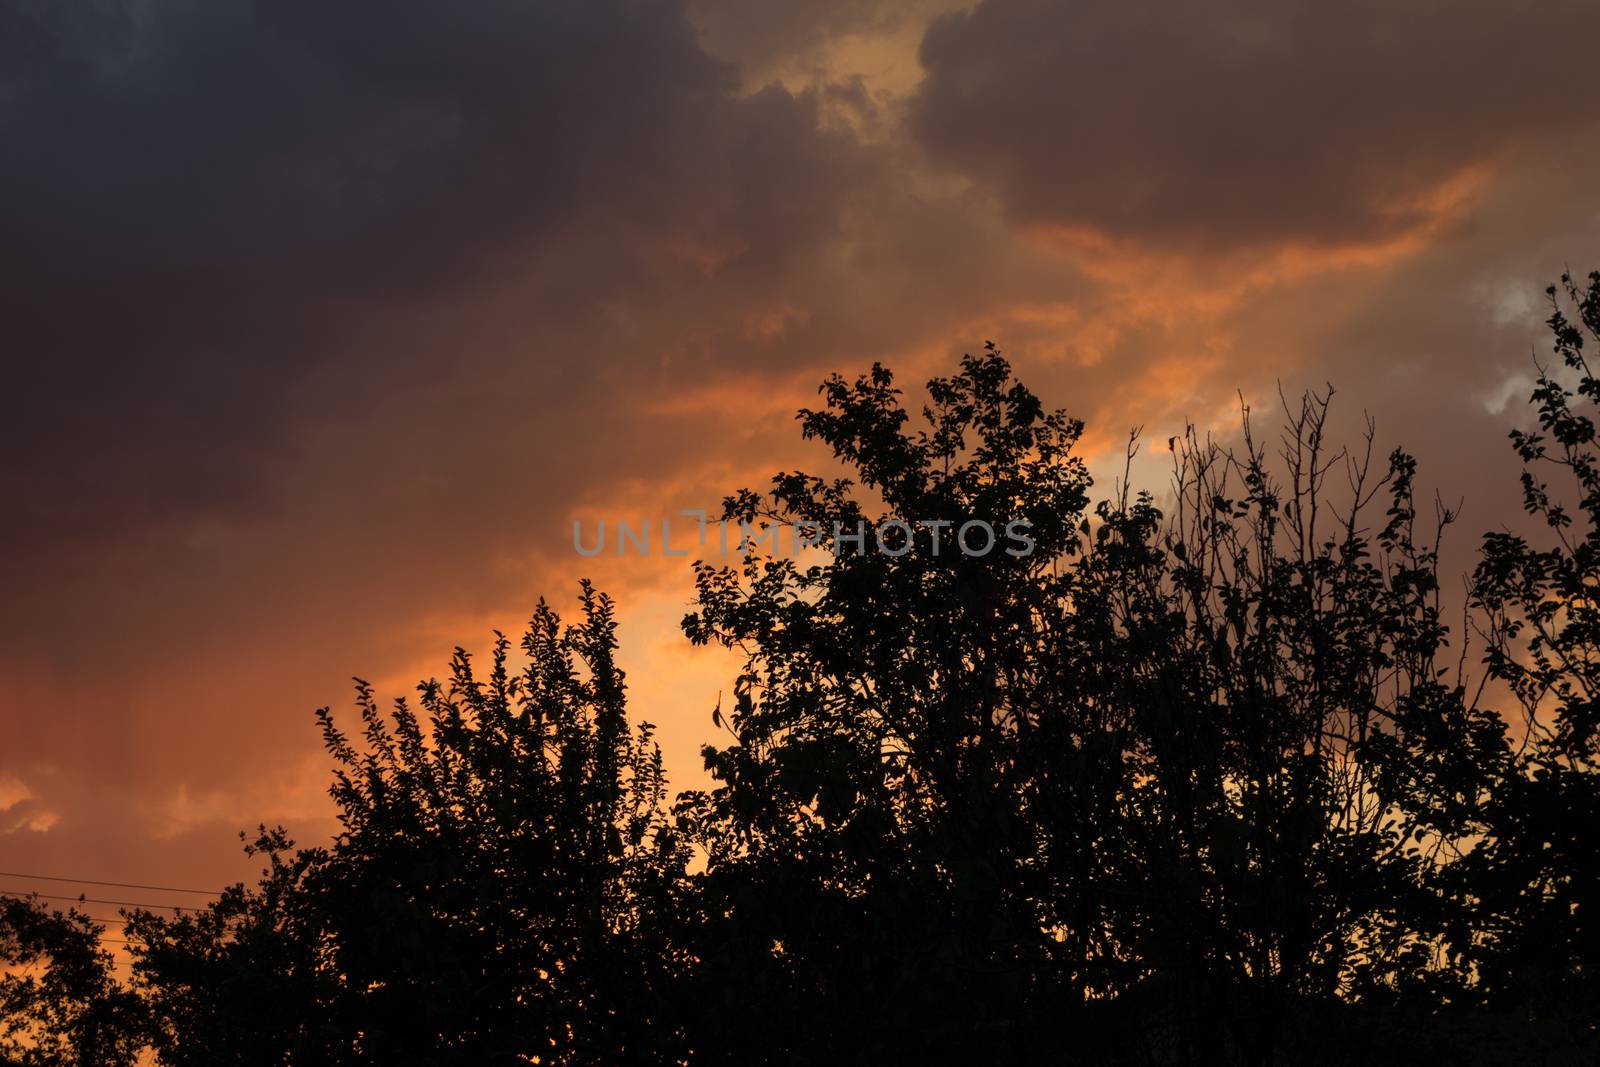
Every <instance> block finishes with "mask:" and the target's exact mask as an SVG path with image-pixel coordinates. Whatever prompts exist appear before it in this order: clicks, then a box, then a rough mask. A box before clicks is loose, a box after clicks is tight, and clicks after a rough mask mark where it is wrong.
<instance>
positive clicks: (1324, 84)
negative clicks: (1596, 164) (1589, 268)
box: [912, 0, 1600, 249]
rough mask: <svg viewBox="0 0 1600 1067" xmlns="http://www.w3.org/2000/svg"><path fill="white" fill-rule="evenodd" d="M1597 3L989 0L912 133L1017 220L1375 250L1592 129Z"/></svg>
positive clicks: (941, 64) (1223, 243)
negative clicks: (1509, 165) (1527, 155)
mask: <svg viewBox="0 0 1600 1067" xmlns="http://www.w3.org/2000/svg"><path fill="white" fill-rule="evenodd" d="M1596 36H1600V8H1596V7H1595V6H1594V5H1593V4H1590V3H1586V2H1584V0H1557V2H1555V3H1552V4H1545V5H1541V6H1540V7H1538V8H1528V7H1524V6H1521V5H1516V4H1502V3H1490V2H1484V0H1477V2H1472V3H1465V4H1445V3H1439V2H1436V0H1366V2H1362V3H1357V4H1354V5H1351V4H1310V3H1281V2H1279V0H1225V2H1224V3H1222V4H1220V5H1218V4H1192V3H1184V2H1180V0H1135V2H1131V3H1127V2H1109V0H1090V2H1088V3H1074V4H1054V3H1046V2H1043V0H983V2H981V3H979V4H978V5H977V6H976V7H975V8H973V9H972V10H971V11H968V12H959V13H955V14H951V15H949V16H947V17H945V18H943V19H940V20H939V21H937V22H936V23H935V24H934V25H933V26H932V27H931V28H930V30H929V32H928V34H927V36H926V38H925V39H924V41H923V44H922V51H921V58H922V63H923V65H924V66H925V67H926V69H927V78H926V79H925V81H924V82H923V84H922V86H921V89H920V91H919V93H918V96H917V99H916V101H915V104H914V112H913V118H912V123H913V127H914V129H915V131H916V135H917V137H918V138H919V140H920V141H921V143H922V144H923V145H924V146H925V147H926V149H927V151H928V152H929V154H930V156H931V157H932V158H933V159H935V160H937V161H938V162H940V163H941V164H943V165H945V166H948V167H951V168H955V169H957V170H959V171H961V172H963V173H966V174H968V175H971V176H972V177H974V178H976V179H977V180H979V181H981V182H983V183H986V184H987V185H989V186H992V187H993V188H994V189H995V190H997V191H998V193H999V195H1000V196H1002V197H1003V198H1004V202H1005V204H1006V207H1007V209H1008V212H1009V213H1010V215H1011V216H1012V217H1013V218H1015V219H1017V220H1019V221H1022V222H1027V223H1032V224H1043V225H1049V226H1059V227H1065V228H1069V229H1076V230H1087V231H1092V232H1096V233H1101V234H1106V235H1111V236H1113V237H1120V238H1131V239H1135V240H1138V241H1141V242H1146V243H1149V244H1153V245H1156V246H1169V247H1178V246H1181V247H1191V248H1192V247H1199V248H1209V249H1217V248H1239V247H1257V248H1259V247H1261V246H1263V245H1272V244H1278V243H1302V244H1309V245H1316V246H1338V245H1346V244H1363V243H1381V242H1384V241H1387V240H1391V239H1393V238H1395V237H1396V236H1399V235H1404V234H1408V233H1416V232H1418V231H1426V230H1427V229H1428V228H1429V227H1430V226H1431V225H1432V224H1434V223H1436V222H1437V221H1438V220H1440V219H1441V218H1442V217H1444V216H1447V215H1448V214H1449V213H1450V212H1451V211H1452V210H1453V209H1454V208H1456V207H1458V206H1459V202H1460V200H1461V198H1462V197H1463V196H1465V195H1469V194H1470V193H1471V192H1472V191H1473V190H1474V189H1475V188H1476V187H1477V186H1478V185H1479V184H1481V182H1482V181H1483V179H1484V178H1485V176H1486V173H1487V170H1486V169H1492V168H1494V167H1495V166H1497V165H1499V164H1501V163H1504V162H1507V161H1508V160H1510V159H1511V158H1512V157H1513V155H1514V154H1515V153H1517V152H1519V151H1523V150H1527V149H1528V148H1529V147H1530V146H1534V145H1538V144H1540V142H1542V141H1545V140H1547V139H1548V138H1551V137H1560V136H1563V135H1566V136H1572V137H1582V136H1584V135H1583V134H1581V133H1579V132H1578V131H1579V130H1580V129H1581V128H1582V127H1583V126H1584V125H1586V124H1592V123H1593V121H1594V115H1593V108H1592V106H1591V104H1590V97H1591V95H1592V93H1591V91H1590V87H1589V85H1588V73H1587V72H1588V70H1589V66H1590V63H1589V58H1590V57H1589V55H1588V53H1589V52H1590V48H1589V45H1588V42H1589V41H1591V40H1593V39H1594V38H1595V37H1596Z"/></svg>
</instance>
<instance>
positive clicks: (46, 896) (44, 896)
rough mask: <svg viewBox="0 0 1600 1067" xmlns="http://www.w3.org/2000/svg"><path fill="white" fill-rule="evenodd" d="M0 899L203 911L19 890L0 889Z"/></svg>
mask: <svg viewBox="0 0 1600 1067" xmlns="http://www.w3.org/2000/svg"><path fill="white" fill-rule="evenodd" d="M0 897H38V898H39V899H40V900H67V901H71V902H72V903H74V904H121V905H125V906H127V907H130V908H145V909H148V910H154V911H169V910H170V911H204V910H205V908H204V906H203V905H196V904H152V903H150V902H149V901H143V900H107V899H105V898H104V897H81V896H80V897H70V896H60V895H57V894H52V893H32V892H23V891H22V890H20V889H0Z"/></svg>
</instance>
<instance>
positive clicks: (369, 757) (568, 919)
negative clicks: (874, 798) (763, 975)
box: [130, 584, 685, 1065]
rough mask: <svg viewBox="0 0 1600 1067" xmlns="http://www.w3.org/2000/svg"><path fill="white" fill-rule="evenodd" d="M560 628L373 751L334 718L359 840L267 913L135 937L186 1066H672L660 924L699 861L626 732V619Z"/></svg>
mask: <svg viewBox="0 0 1600 1067" xmlns="http://www.w3.org/2000/svg"><path fill="white" fill-rule="evenodd" d="M582 603H583V620H582V621H581V622H580V623H578V624H576V625H573V626H570V627H566V628H563V627H562V626H561V624H560V621H559V619H558V618H557V616H556V615H555V613H554V612H552V611H551V610H550V609H549V608H548V607H546V606H545V605H544V604H542V603H541V605H540V606H539V609H538V610H537V611H536V612H535V613H534V616H533V620H532V622H531V624H530V626H529V629H528V632H527V635H526V636H525V637H524V639H523V642H522V653H523V655H524V656H525V657H526V660H527V663H526V666H525V668H524V669H523V670H522V671H521V672H520V673H513V672H512V669H511V666H510V658H509V652H510V645H509V642H508V641H507V640H506V639H505V638H504V637H498V635H497V637H498V639H497V641H496V643H495V646H494V651H493V656H492V660H491V666H490V670H489V673H488V675H487V677H479V675H478V674H477V673H476V671H475V669H474V667H473V664H472V660H471V658H470V657H469V655H468V654H467V653H466V652H465V651H463V650H461V649H457V650H456V653H455V657H454V658H453V660H452V661H451V665H450V666H451V671H450V681H449V682H448V683H440V682H438V681H431V680H430V681H427V682H424V683H422V684H421V685H420V686H419V687H418V688H419V693H420V705H421V710H422V713H423V714H425V715H426V719H424V718H422V716H421V715H419V714H418V712H417V711H414V710H413V709H412V708H411V707H410V705H409V704H408V703H407V702H406V701H405V700H403V699H402V700H398V701H396V703H395V705H394V708H393V710H392V711H391V712H390V713H389V714H388V715H385V714H383V713H382V712H381V711H380V710H379V708H378V705H377V703H376V701H375V699H374V696H373V692H372V689H371V688H370V687H369V686H368V685H367V684H366V683H364V682H359V681H358V683H357V704H358V707H359V710H360V716H361V722H362V727H363V728H362V732H361V735H360V738H359V739H352V738H351V737H350V736H348V735H347V734H346V733H344V732H343V731H342V730H341V729H340V728H339V727H338V725H337V723H336V721H335V719H334V718H333V716H332V715H331V713H329V711H328V710H327V709H322V710H321V711H320V712H319V713H318V718H319V721H320V723H321V725H322V731H323V738H324V741H325V744H326V747H327V749H328V752H329V753H330V755H331V756H332V757H333V760H334V762H335V766H336V771H335V776H334V785H333V788H332V790H331V792H332V796H333V799H334V801H335V803H336V805H337V808H338V812H339V821H340V824H341V827H342V830H341V832H340V834H339V835H338V837H337V838H336V839H335V841H334V842H333V843H332V845H331V846H330V847H329V848H327V849H311V850H301V851H299V852H294V853H292V854H291V852H290V849H291V846H290V843H289V842H288V841H287V839H285V838H284V837H283V836H282V834H281V832H275V833H264V834H263V836H262V838H261V839H260V841H259V842H258V843H257V845H256V846H255V848H256V849H258V850H260V851H262V852H263V853H264V854H265V855H266V856H267V857H268V858H269V860H270V870H269V872H268V874H267V876H266V877H265V878H264V879H263V881H262V883H261V885H260V887H259V889H258V890H256V891H254V892H249V893H246V892H244V891H243V890H242V889H240V890H236V891H235V892H233V893H230V894H228V895H227V896H225V897H224V898H223V900H222V901H221V902H220V903H218V904H217V905H216V906H214V907H213V908H211V909H210V910H209V911H208V912H207V913H205V914H203V915H201V916H198V917H194V918H187V917H185V918H179V919H175V920H173V919H159V918H156V917H153V916H143V917H140V918H139V919H138V920H137V921H136V922H135V923H134V924H133V926H131V927H130V930H131V931H132V935H133V937H134V938H135V939H136V941H137V942H138V944H137V946H136V948H135V952H136V954H137V955H138V957H139V964H138V975H139V978H138V980H139V983H140V986H141V987H142V988H143V989H144V990H145V992H146V996H147V997H148V999H149V1001H150V1003H151V1004H152V1005H153V1006H154V1007H155V1009H156V1014H157V1016H158V1018H159V1019H160V1020H161V1022H162V1024H163V1031H162V1041H161V1054H162V1059H163V1062H166V1063H172V1064H180V1063H182V1064H186V1063H194V1064H200V1063H216V1062H224V1061H228V1062H260V1063H294V1064H297V1065H298V1064H305V1063H369V1064H370V1063H381V1064H402V1063H427V1064H452V1063H459V1064H473V1065H480V1064H500V1063H503V1064H513V1063H516V1064H522V1063H527V1062H534V1061H533V1060H531V1057H537V1058H538V1059H537V1061H536V1062H541V1063H558V1064H559V1063H596V1062H604V1063H628V1062H656V1058H657V1057H658V1056H661V1055H663V1054H664V1050H667V1049H670V1048H671V1047H673V1046H674V1045H675V1043H676V1041H677V1039H676V1038H675V1036H674V1034H673V1022H672V1020H671V1019H670V1018H668V1017H665V1016H664V1014H663V1013H661V1012H658V1011H657V1010H656V1009H655V1007H654V1005H656V1004H658V1003H667V1002H669V997H668V996H667V994H668V992H669V990H668V988H667V984H668V983H669V982H670V981H671V980H672V977H673V975H674V972H675V970H676V968H677V967H678V965H679V961H678V960H677V958H676V956H675V954H674V951H673V949H672V947H671V945H670V943H669V941H668V938H667V926H666V919H667V917H668V916H670V915H671V914H673V911H674V906H673V901H672V899H671V896H672V893H673V892H674V889H675V886H676V884H677V878H678V876H679V874H680V873H681V870H682V867H683V863H684V860H685V855H684V852H683V849H682V847H681V846H680V845H679V844H678V843H677V841H676V839H675V838H674V835H673V834H672V832H671V829H670V827H669V826H668V825H667V823H666V821H665V817H664V812H663V801H664V799H665V795H666V785H665V777H664V774H663V771H662V766H661V760H660V754H659V752H658V750H657V749H656V748H655V746H654V744H653V743H652V742H651V730H650V727H649V725H648V724H642V725H641V726H640V727H639V728H638V730H637V731H633V730H630V728H629V726H628V723H627V721H626V717H625V712H624V701H625V687H624V679H623V674H622V672H621V671H620V670H619V669H618V668H617V667H616V665H615V663H614V661H613V652H614V650H615V647H616V638H615V628H616V624H615V620H614V617H613V606H612V603H611V601H610V600H609V598H607V597H605V596H604V595H602V594H598V593H596V592H595V591H594V590H593V589H592V588H591V587H589V586H588V585H587V584H585V585H584V587H583V600H582Z"/></svg>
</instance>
